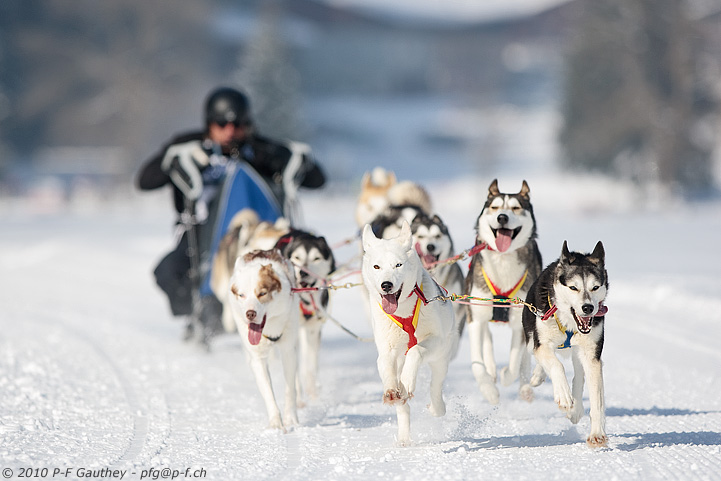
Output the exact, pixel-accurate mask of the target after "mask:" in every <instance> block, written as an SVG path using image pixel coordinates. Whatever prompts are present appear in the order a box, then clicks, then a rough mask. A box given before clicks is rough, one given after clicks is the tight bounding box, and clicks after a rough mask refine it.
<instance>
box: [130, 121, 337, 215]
mask: <svg viewBox="0 0 721 481" xmlns="http://www.w3.org/2000/svg"><path fill="white" fill-rule="evenodd" d="M206 138H207V137H206V135H205V133H204V132H190V133H186V134H182V135H178V136H176V137H174V138H173V139H172V140H171V141H170V142H168V143H167V144H166V145H165V146H163V148H162V149H161V150H160V152H158V153H157V154H156V155H154V156H153V157H151V158H150V159H148V160H147V161H146V162H145V163H144V164H143V166H142V167H141V168H140V171H139V172H138V175H137V178H136V183H137V186H138V188H139V189H140V190H153V189H157V188H160V187H163V186H164V185H166V184H168V183H170V184H171V185H172V186H173V198H174V202H175V210H176V211H177V212H178V213H180V212H182V211H183V209H184V201H183V194H182V192H181V191H180V190H179V189H178V188H177V187H176V186H175V185H174V184H173V183H172V182H171V180H170V177H169V176H168V174H167V173H166V172H163V170H162V169H161V163H162V162H163V157H165V152H166V151H167V150H168V148H169V147H170V146H171V145H175V144H182V143H185V142H191V141H194V140H199V141H201V143H202V142H203V140H205V139H206ZM208 153H209V154H210V153H212V152H208ZM223 155H225V156H226V157H228V158H229V159H231V160H235V161H239V162H246V163H247V164H248V165H250V166H251V167H253V169H255V171H256V172H258V174H260V176H261V177H262V178H263V180H264V181H265V182H266V183H267V184H268V186H269V187H270V189H271V191H272V192H273V195H274V196H275V197H276V199H277V200H278V205H280V206H283V205H284V200H285V193H284V191H283V185H282V176H283V170H284V169H285V168H286V166H287V165H288V161H289V160H290V157H291V151H290V149H289V148H288V147H286V146H285V145H283V144H282V143H279V142H276V141H274V140H271V139H268V138H266V137H263V136H260V135H257V134H253V135H251V136H250V138H249V140H247V141H246V142H245V143H244V144H242V145H233V146H230V147H229V148H226V149H224V150H223ZM296 179H297V181H298V184H299V185H300V186H301V187H307V188H309V189H317V188H318V187H321V186H323V184H325V174H324V173H323V170H322V169H321V168H320V167H319V166H318V164H316V163H315V162H314V160H313V159H312V158H311V157H309V156H307V155H304V156H303V163H302V166H301V168H300V170H299V172H298V174H297V177H296Z"/></svg>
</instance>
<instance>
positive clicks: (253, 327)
mask: <svg viewBox="0 0 721 481" xmlns="http://www.w3.org/2000/svg"><path fill="white" fill-rule="evenodd" d="M263 326H265V318H263V322H262V323H260V324H256V323H254V322H251V323H250V324H248V341H249V342H250V343H251V344H252V345H253V346H257V345H258V343H260V339H261V338H262V337H263Z"/></svg>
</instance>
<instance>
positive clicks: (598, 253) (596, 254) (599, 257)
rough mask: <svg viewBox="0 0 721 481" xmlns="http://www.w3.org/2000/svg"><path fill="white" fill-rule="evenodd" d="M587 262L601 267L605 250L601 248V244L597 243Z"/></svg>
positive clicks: (604, 258)
mask: <svg viewBox="0 0 721 481" xmlns="http://www.w3.org/2000/svg"><path fill="white" fill-rule="evenodd" d="M589 260H590V261H591V262H593V263H596V264H600V265H603V264H604V262H605V260H606V250H605V249H604V248H603V242H601V241H598V242H597V243H596V247H594V248H593V252H592V253H591V256H590V258H589Z"/></svg>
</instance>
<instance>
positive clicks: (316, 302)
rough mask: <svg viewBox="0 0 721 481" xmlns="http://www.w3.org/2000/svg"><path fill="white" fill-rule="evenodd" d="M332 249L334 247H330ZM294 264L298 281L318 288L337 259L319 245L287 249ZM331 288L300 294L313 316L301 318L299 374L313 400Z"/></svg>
mask: <svg viewBox="0 0 721 481" xmlns="http://www.w3.org/2000/svg"><path fill="white" fill-rule="evenodd" d="M329 249H330V247H329ZM287 254H288V258H289V260H290V262H291V264H292V265H293V268H294V274H295V280H296V284H297V285H298V286H299V287H311V288H313V287H318V286H322V285H323V282H324V281H325V280H326V279H327V278H328V276H329V275H330V273H331V271H332V270H333V265H334V261H333V258H332V255H333V254H332V252H331V257H325V256H324V255H323V253H322V252H321V251H320V250H319V249H318V248H317V247H315V246H312V247H310V248H307V246H298V247H297V248H294V249H292V250H290V251H288V252H287ZM324 295H326V296H328V302H330V297H331V296H330V294H329V292H328V291H325V292H323V291H320V290H316V291H309V292H301V293H299V294H298V299H297V300H298V302H299V309H300V310H301V313H303V311H304V310H305V311H306V312H309V315H307V316H306V315H305V313H303V316H302V317H301V320H300V334H299V336H300V337H299V349H300V375H299V377H298V381H299V383H298V384H299V386H298V392H299V394H302V395H305V396H307V398H309V399H317V398H318V364H319V357H320V345H321V330H322V328H323V325H324V324H325V321H326V319H327V309H328V306H325V305H324V303H323V296H324Z"/></svg>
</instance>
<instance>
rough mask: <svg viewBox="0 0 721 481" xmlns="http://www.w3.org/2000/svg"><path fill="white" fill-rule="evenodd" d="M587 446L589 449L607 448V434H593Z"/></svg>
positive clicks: (589, 437)
mask: <svg viewBox="0 0 721 481" xmlns="http://www.w3.org/2000/svg"><path fill="white" fill-rule="evenodd" d="M586 445H587V446H588V447H589V448H606V447H608V437H607V436H606V435H605V434H591V435H589V436H588V438H586Z"/></svg>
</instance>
